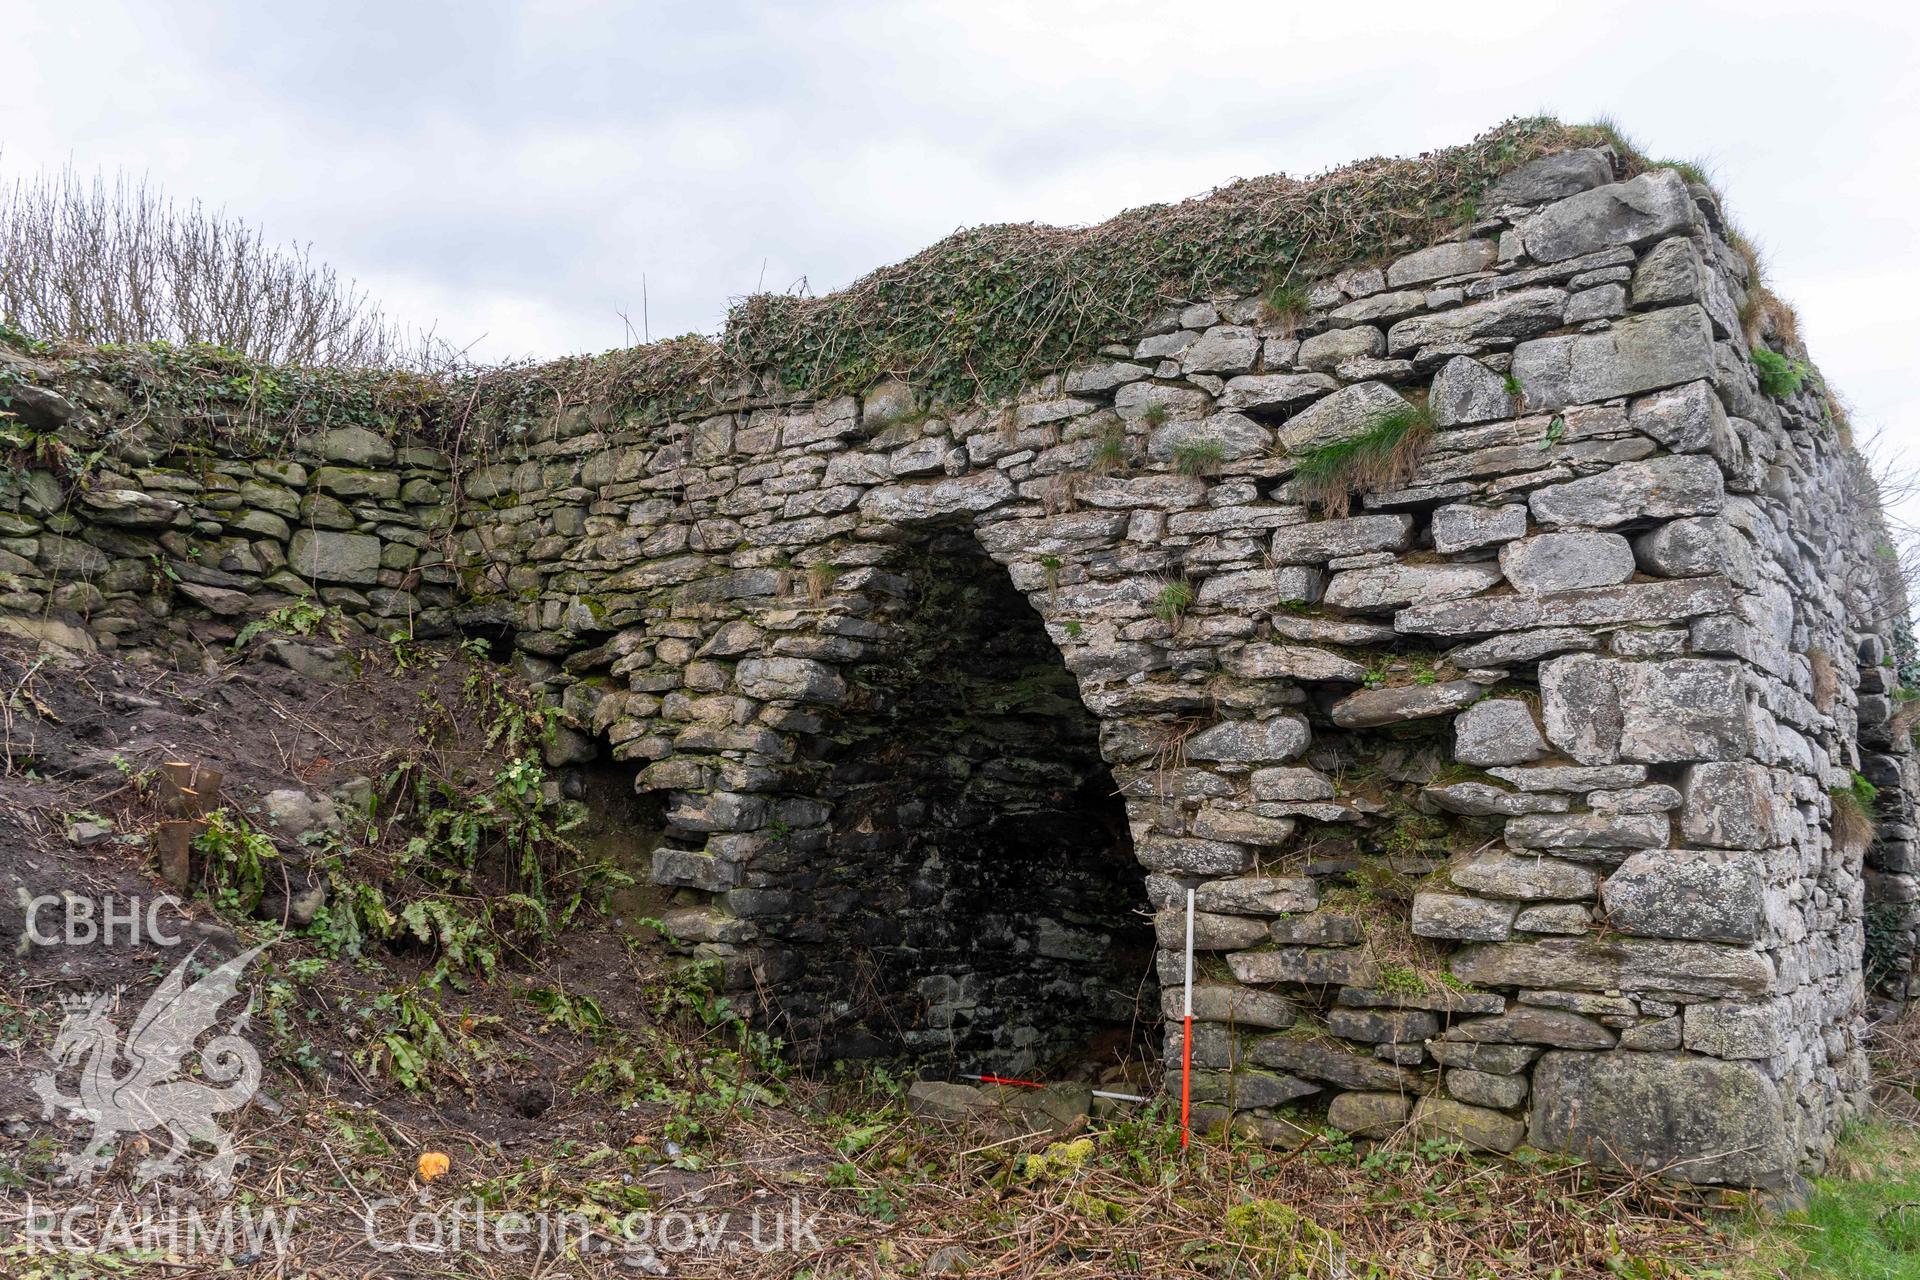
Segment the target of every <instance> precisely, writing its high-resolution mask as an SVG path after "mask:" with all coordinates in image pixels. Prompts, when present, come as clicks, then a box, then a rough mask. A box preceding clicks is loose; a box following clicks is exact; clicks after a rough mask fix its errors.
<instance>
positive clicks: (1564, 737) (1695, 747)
mask: <svg viewBox="0 0 1920 1280" xmlns="http://www.w3.org/2000/svg"><path fill="white" fill-rule="evenodd" d="M1680 581H1689V580H1680ZM1540 693H1541V703H1542V708H1543V711H1544V719H1545V721H1546V732H1547V739H1548V741H1550V742H1552V743H1553V744H1554V745H1555V746H1557V747H1559V748H1560V749H1561V750H1563V751H1565V752H1567V754H1569V755H1571V756H1572V757H1573V758H1574V759H1575V760H1578V761H1580V762H1581V763H1582V764H1589V765H1599V764H1610V763H1613V762H1615V761H1620V760H1627V761H1637V762H1640V763H1644V764H1677V763H1688V762H1692V761H1707V760H1737V759H1740V758H1742V757H1744V756H1745V755H1746V754H1747V748H1748V743H1749V731H1748V726H1747V705H1746V693H1745V682H1744V681H1743V679H1742V678H1741V674H1740V668H1739V666H1738V665H1737V664H1735V663H1731V662H1721V661H1716V660H1713V659H1705V658H1676V659H1672V660H1669V661H1664V662H1628V661H1623V660H1621V659H1617V658H1602V657H1597V656H1594V655H1590V654H1573V655H1570V656H1568V657H1564V658H1555V659H1553V660H1552V661H1550V662H1546V663H1542V664H1541V667H1540Z"/></svg>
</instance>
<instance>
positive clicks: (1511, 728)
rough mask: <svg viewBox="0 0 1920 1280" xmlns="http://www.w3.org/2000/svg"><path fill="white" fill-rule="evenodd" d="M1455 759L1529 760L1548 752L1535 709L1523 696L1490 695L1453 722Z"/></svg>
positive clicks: (1470, 761) (1508, 762) (1506, 762)
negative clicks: (1491, 696) (1536, 718)
mask: <svg viewBox="0 0 1920 1280" xmlns="http://www.w3.org/2000/svg"><path fill="white" fill-rule="evenodd" d="M1453 741H1454V751H1453V755H1454V759H1456V760H1458V761H1459V762H1460V763H1461V764H1470V765H1476V766H1485V765H1511V764H1525V763H1527V762H1528V761H1529V760H1538V759H1539V758H1540V757H1541V756H1544V755H1546V754H1547V744H1546V740H1545V739H1544V738H1542V737H1541V736H1540V728H1539V726H1538V725H1536V724H1535V723H1534V721H1533V709H1532V708H1531V707H1529V706H1528V705H1527V704H1526V703H1525V702H1523V701H1522V700H1520V699H1519V698H1487V699H1485V700H1483V701H1480V702H1476V703H1474V704H1473V705H1472V706H1470V707H1468V708H1467V709H1466V710H1465V711H1462V712H1461V713H1460V714H1459V715H1458V716H1457V717H1455V719H1454V722H1453Z"/></svg>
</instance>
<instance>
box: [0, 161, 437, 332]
mask: <svg viewBox="0 0 1920 1280" xmlns="http://www.w3.org/2000/svg"><path fill="white" fill-rule="evenodd" d="M0 320H4V321H5V322H6V323H7V324H8V325H10V326H12V327H14V328H16V329H20V330H24V331H25V332H28V333H32V334H35V335H37V336H39V337H44V338H69V339H73V340H76V341H80V342H87V343H136V342H156V341H165V342H174V343H210V344H213V345H215V346H220V347H227V348H231V349H232V350H235V351H239V352H243V353H245V354H246V355H248V356H250V357H252V358H253V359H255V360H261V361H267V362H271V363H275V364H283V363H284V364H298V365H307V366H332V367H350V368H375V367H394V366H410V367H418V366H419V365H421V364H422V363H424V362H425V361H424V358H425V357H427V356H429V355H431V354H433V353H434V352H435V349H436V348H437V347H439V346H440V345H441V344H439V343H437V342H436V341H435V340H434V338H433V337H432V335H431V334H430V333H425V334H422V333H416V332H413V331H410V330H408V329H407V328H405V327H404V326H401V325H399V324H396V323H393V322H391V321H389V320H388V319H387V317H386V316H385V315H384V314H383V313H382V312H381V310H380V308H379V307H378V306H376V305H375V304H374V303H373V302H372V301H371V300H370V299H369V298H368V296H367V294H366V291H365V290H363V289H361V288H359V287H358V285H356V284H355V282H354V281H352V280H345V281H343V280H341V279H340V277H339V275H338V274H337V273H336V272H335V271H334V269H333V268H332V267H330V266H328V265H326V264H325V263H323V262H318V261H315V260H314V258H313V257H312V254H311V252H310V247H309V246H307V245H301V244H291V245H286V246H276V245H270V244H268V243H267V242H266V240H265V238H264V237H263V236H262V234H261V231H260V229H259V228H258V227H254V226H251V225H249V224H248V223H246V222H245V221H243V220H241V219H238V218H233V217H230V216H228V215H227V214H225V213H223V212H220V211H218V210H213V209H208V208H206V207H205V206H204V205H202V204H201V203H200V202H199V201H197V200H196V201H193V202H191V203H188V204H180V203H177V202H175V201H174V200H172V199H170V198H168V197H167V196H165V195H164V194H162V193H161V192H159V191H158V190H156V189H155V188H153V187H152V186H151V185H149V183H148V182H147V180H146V179H145V178H138V179H133V178H129V177H128V176H127V175H126V174H124V173H122V174H118V175H116V176H115V177H114V178H113V179H112V180H111V182H109V181H108V180H107V179H106V178H105V177H104V176H102V175H99V174H96V175H94V176H93V177H92V178H86V177H83V176H82V175H81V174H79V173H78V172H77V171H76V170H75V169H74V168H73V167H72V166H71V165H69V166H67V167H66V168H65V169H63V170H61V171H60V172H58V173H53V174H41V175H39V176H36V177H34V178H32V179H25V178H22V179H17V180H16V181H15V182H14V183H13V184H12V185H11V186H10V187H8V186H0Z"/></svg>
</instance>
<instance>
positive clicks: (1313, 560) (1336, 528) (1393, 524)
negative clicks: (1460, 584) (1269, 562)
mask: <svg viewBox="0 0 1920 1280" xmlns="http://www.w3.org/2000/svg"><path fill="white" fill-rule="evenodd" d="M1522 514H1523V518H1524V513H1522ZM1412 537H1413V517H1412V516H1410V515H1405V514H1399V513H1396V514H1392V515H1367V516H1352V517H1349V518H1347V519H1344V520H1316V521H1313V522H1312V523H1310V524H1296V525H1291V526H1288V527H1286V528H1283V529H1275V530H1274V531H1273V545H1272V553H1273V559H1274V560H1275V562H1276V563H1279V564H1325V563H1326V562H1327V561H1329V560H1334V559H1338V558H1339V557H1341V556H1359V555H1368V554H1370V553H1372V552H1375V551H1399V550H1402V549H1403V548H1405V547H1406V545H1407V543H1408V541H1409V540H1410V539H1411V538H1412Z"/></svg>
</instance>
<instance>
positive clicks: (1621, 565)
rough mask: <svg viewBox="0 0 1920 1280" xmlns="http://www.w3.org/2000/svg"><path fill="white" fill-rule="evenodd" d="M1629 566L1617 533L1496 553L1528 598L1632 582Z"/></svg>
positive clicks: (1546, 540)
mask: <svg viewBox="0 0 1920 1280" xmlns="http://www.w3.org/2000/svg"><path fill="white" fill-rule="evenodd" d="M1633 564H1634V561H1633V547H1632V545H1631V544H1630V543H1629V542H1628V541H1627V540H1626V539H1625V538H1623V537H1621V536H1620V535H1619V534H1617V533H1597V532H1592V531H1588V530H1568V531H1566V532H1564V533H1543V534H1540V535H1539V536H1538V537H1533V538H1522V539H1520V540H1519V541H1517V542H1509V543H1507V544H1506V545H1504V546H1502V547H1501V548H1500V571H1501V572H1502V573H1504V574H1506V575H1507V581H1508V582H1511V583H1512V584H1513V585H1514V589H1515V590H1517V591H1521V592H1524V593H1526V594H1528V595H1540V594H1542V593H1545V592H1554V591H1576V590H1578V589H1580V588H1581V587H1611V586H1613V585H1615V584H1616V583H1621V582H1625V581H1626V580H1627V579H1628V578H1631V577H1632V576H1633ZM1500 763H1502V764H1505V763H1510V762H1509V761H1501V762H1500Z"/></svg>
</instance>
